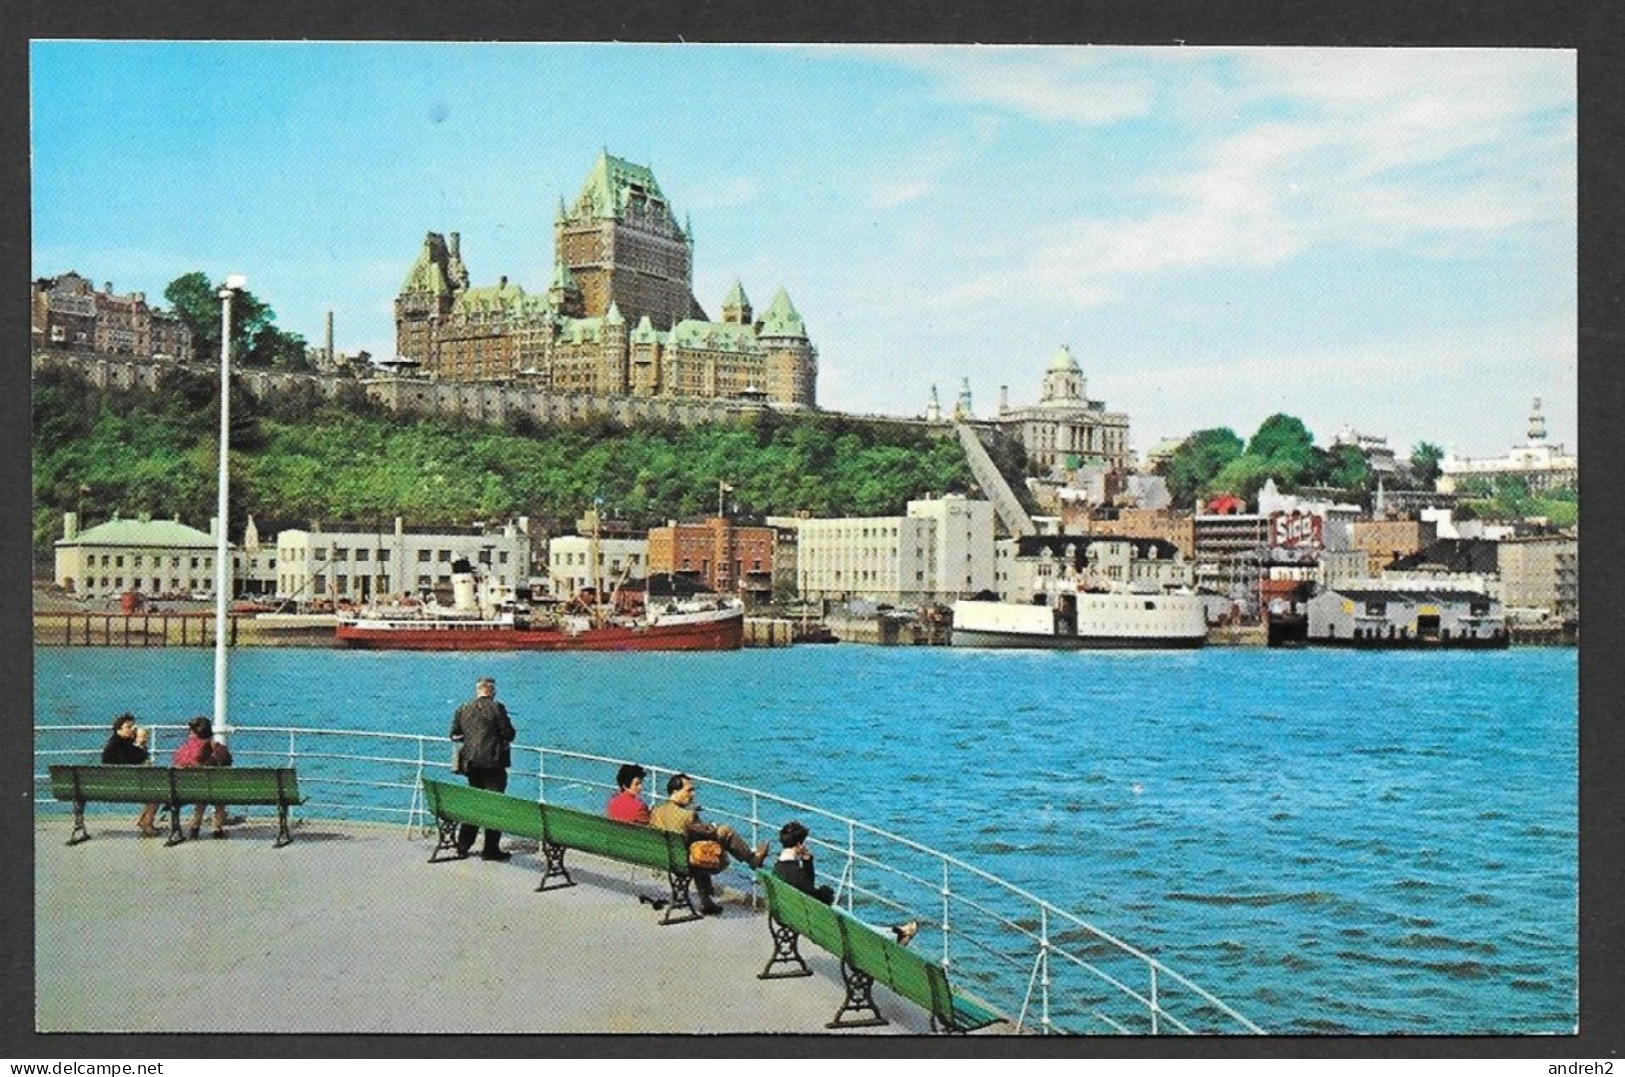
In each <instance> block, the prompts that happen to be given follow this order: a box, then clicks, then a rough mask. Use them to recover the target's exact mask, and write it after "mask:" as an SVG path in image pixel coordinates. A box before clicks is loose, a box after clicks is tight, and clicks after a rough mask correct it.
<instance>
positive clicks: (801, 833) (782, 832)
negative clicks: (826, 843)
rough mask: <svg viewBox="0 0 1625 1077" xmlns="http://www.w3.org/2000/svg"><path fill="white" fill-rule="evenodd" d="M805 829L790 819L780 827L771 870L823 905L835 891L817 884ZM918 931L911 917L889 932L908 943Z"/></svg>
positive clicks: (903, 944)
mask: <svg viewBox="0 0 1625 1077" xmlns="http://www.w3.org/2000/svg"><path fill="white" fill-rule="evenodd" d="M807 837H808V831H807V828H806V826H805V825H804V824H802V823H801V822H800V821H799V820H796V819H792V820H790V821H789V822H788V823H785V824H784V825H783V826H782V827H780V828H779V844H780V845H783V846H784V851H783V852H781V853H780V854H779V859H778V860H777V861H776V862H775V863H774V865H773V874H774V875H777V876H778V877H779V878H781V879H783V880H784V881H785V882H787V883H789V884H790V885H791V886H793V887H795V888H796V889H797V890H800V891H801V892H802V893H804V894H811V895H812V896H813V897H815V898H817V899H818V900H819V901H822V902H823V903H824V904H825V905H830V904H833V903H834V901H835V891H834V890H832V889H830V888H829V886H828V885H820V884H819V882H818V872H817V869H816V868H815V867H814V866H813V854H812V850H811V849H809V848H807ZM919 932H920V923H919V921H918V920H910V921H909V922H908V923H906V924H896V925H894V926H893V927H892V929H891V933H892V936H893V937H894V938H896V939H897V942H898V944H899V945H902V946H907V945H908V944H909V943H911V942H913V941H914V936H915V935H917V934H919Z"/></svg>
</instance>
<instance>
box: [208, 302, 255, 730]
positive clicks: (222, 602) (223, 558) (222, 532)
mask: <svg viewBox="0 0 1625 1077" xmlns="http://www.w3.org/2000/svg"><path fill="white" fill-rule="evenodd" d="M247 284H248V278H246V277H241V276H229V277H227V278H226V283H225V284H224V285H223V286H222V287H221V289H220V472H219V475H218V476H217V479H216V484H217V486H218V491H219V499H218V501H217V502H216V507H215V519H216V520H217V521H218V522H217V523H216V525H215V547H214V732H215V735H216V736H220V737H223V736H225V733H226V603H227V602H228V601H230V597H231V596H230V591H231V564H230V557H231V544H230V542H229V541H228V539H227V532H228V530H229V529H228V528H227V526H226V524H227V520H228V519H229V517H228V515H227V508H228V502H227V496H226V495H227V490H228V487H229V484H230V480H231V471H230V461H231V297H232V296H233V295H235V294H236V293H237V292H238V291H239V290H240V289H242V288H243V287H244V286H245V285H247Z"/></svg>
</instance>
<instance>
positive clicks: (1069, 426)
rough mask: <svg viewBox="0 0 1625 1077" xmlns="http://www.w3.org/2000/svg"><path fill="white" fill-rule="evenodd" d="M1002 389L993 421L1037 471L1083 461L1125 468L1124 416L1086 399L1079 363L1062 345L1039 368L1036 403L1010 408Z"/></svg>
mask: <svg viewBox="0 0 1625 1077" xmlns="http://www.w3.org/2000/svg"><path fill="white" fill-rule="evenodd" d="M1007 395H1008V394H1007V391H1006V388H1005V387H1002V386H1001V387H1000V390H999V414H998V417H997V419H995V420H994V421H995V422H996V423H997V424H998V426H999V427H1000V428H1001V429H1002V430H1003V431H1004V432H1005V433H1006V434H1008V435H1010V436H1011V437H1014V438H1015V439H1017V440H1018V441H1020V442H1021V444H1022V445H1023V446H1024V447H1025V448H1026V450H1027V459H1028V460H1029V461H1030V462H1031V463H1032V464H1033V465H1034V466H1035V467H1037V468H1038V470H1039V472H1040V474H1043V475H1048V476H1056V477H1059V476H1061V475H1064V474H1069V473H1071V472H1073V471H1076V470H1077V469H1078V468H1080V467H1084V466H1086V465H1099V466H1104V467H1106V468H1108V469H1112V470H1116V471H1126V470H1128V466H1129V463H1130V461H1129V448H1128V416H1127V415H1125V414H1124V413H1122V412H1118V411H1107V410H1106V405H1105V404H1103V403H1101V402H1100V401H1098V400H1090V399H1089V392H1088V384H1087V382H1086V381H1085V379H1084V376H1083V368H1082V367H1081V366H1079V365H1078V361H1077V359H1075V358H1074V357H1073V355H1072V351H1071V349H1069V348H1067V347H1066V346H1065V345H1062V346H1061V348H1060V350H1058V351H1057V352H1056V353H1055V355H1054V357H1053V358H1052V359H1051V360H1050V363H1049V366H1048V367H1047V368H1045V370H1044V381H1043V387H1042V390H1041V393H1040V396H1039V400H1038V403H1037V404H1031V405H1028V406H1026V407H1020V408H1012V407H1010V406H1009V404H1008V401H1007V399H1006V398H1007Z"/></svg>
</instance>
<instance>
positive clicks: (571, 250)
mask: <svg viewBox="0 0 1625 1077" xmlns="http://www.w3.org/2000/svg"><path fill="white" fill-rule="evenodd" d="M554 243H555V255H556V257H557V259H558V261H559V262H561V263H562V264H564V265H565V266H567V267H568V268H569V270H570V272H571V274H573V276H574V278H575V281H576V283H577V285H578V286H579V287H580V289H581V296H582V305H583V308H584V312H585V316H586V317H591V318H597V317H602V316H603V315H604V314H605V313H607V312H608V310H609V306H610V303H611V301H614V302H615V303H617V304H619V306H620V308H621V314H622V316H623V317H627V318H633V319H639V318H642V317H643V316H644V315H645V314H647V315H648V316H649V318H650V319H651V321H653V323H654V324H655V325H656V326H659V327H661V328H668V327H670V326H671V325H672V324H674V323H676V322H678V321H681V320H683V319H684V318H692V317H703V314H702V312H701V311H700V306H699V303H698V302H697V301H696V300H695V299H694V294H693V247H692V245H691V243H690V241H689V237H688V236H687V235H686V234H685V233H684V231H683V229H682V227H681V226H679V225H678V223H677V219H676V217H675V216H674V215H673V213H672V209H671V204H670V203H669V202H668V201H667V200H666V196H665V193H664V192H663V191H661V189H660V184H659V183H658V182H657V181H656V180H655V177H654V173H653V172H651V171H650V170H649V169H647V168H645V167H644V166H642V165H635V164H632V163H631V162H630V161H623V160H621V159H620V158H619V157H611V156H610V155H609V153H608V151H605V152H603V153H601V154H599V157H598V161H597V162H596V163H595V164H594V165H593V168H592V171H591V172H590V173H589V174H588V176H587V180H586V182H585V183H584V184H583V185H582V187H581V193H580V194H578V195H577V196H576V200H575V202H574V204H573V205H571V206H569V207H567V208H566V209H564V210H563V212H562V213H561V215H560V216H559V218H558V220H557V221H556V222H555V223H554Z"/></svg>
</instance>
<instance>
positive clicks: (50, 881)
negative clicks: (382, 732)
mask: <svg viewBox="0 0 1625 1077" xmlns="http://www.w3.org/2000/svg"><path fill="white" fill-rule="evenodd" d="M127 816H128V817H127ZM133 818H134V816H133V815H132V814H131V813H129V812H125V813H122V814H117V815H115V814H103V815H95V814H93V815H92V816H91V817H90V820H89V823H90V830H91V834H92V835H93V836H92V839H91V840H90V841H88V842H85V843H84V844H83V845H78V846H74V847H72V848H69V847H68V846H67V845H66V844H65V842H66V841H67V838H68V831H69V829H70V827H71V821H70V820H69V819H68V818H67V817H66V816H58V817H54V818H41V819H40V820H39V821H38V822H37V823H36V824H35V828H34V849H35V883H34V885H35V890H36V900H37V908H39V909H40V910H43V911H42V914H41V915H40V917H39V918H38V920H37V922H36V926H35V940H34V941H35V955H36V961H35V967H36V973H35V996H36V1004H35V1027H36V1029H37V1031H40V1032H45V1033H54V1032H211V1033H212V1032H218V1033H242V1032H252V1033H442V1034H444V1033H493V1034H495V1033H505V1034H513V1033H578V1034H621V1033H666V1034H693V1033H700V1034H715V1033H732V1034H773V1035H784V1034H793V1035H814V1034H818V1035H833V1033H827V1032H826V1031H825V1028H824V1023H825V1022H826V1021H828V1020H829V1019H830V1017H831V1015H833V1014H834V1012H835V1008H836V1007H837V1006H838V1005H839V1003H840V1001H841V998H842V996H843V991H844V989H843V987H842V982H841V973H840V965H839V962H838V961H836V960H835V959H834V958H832V957H830V956H829V955H828V954H825V953H822V952H821V951H819V950H818V949H817V947H813V946H807V947H805V948H804V949H803V953H804V954H805V955H806V960H807V963H808V965H809V966H811V968H812V970H813V975H812V976H810V977H806V978H802V979H792V980H775V981H759V980H757V979H756V974H757V973H758V972H760V971H761V969H762V966H763V965H764V964H765V963H766V961H767V959H768V957H769V956H770V955H771V954H772V952H773V945H772V939H771V937H770V936H769V934H768V927H767V914H766V913H765V912H764V911H763V910H762V909H761V908H759V907H754V906H753V905H752V904H751V898H750V895H749V894H748V893H747V892H745V891H743V890H741V889H739V888H738V878H737V876H738V873H737V872H730V873H727V874H725V875H724V876H723V877H722V879H721V881H722V882H723V883H724V885H725V886H727V887H728V889H727V890H726V891H725V892H724V893H723V904H724V907H725V909H724V912H723V914H722V915H721V916H715V917H707V918H705V919H704V920H701V921H698V922H695V923H689V924H678V925H673V926H669V927H662V926H660V925H659V923H658V917H657V916H656V914H655V913H654V912H653V911H652V910H651V909H650V908H649V907H648V906H647V905H643V904H641V903H640V902H639V901H638V895H639V894H657V893H659V892H660V889H661V888H662V887H663V886H664V885H665V883H664V879H661V880H658V885H657V880H655V878H654V876H653V875H652V874H649V873H647V872H640V871H637V870H634V869H631V868H628V867H625V866H624V865H617V864H612V863H610V862H607V861H602V860H597V859H595V858H590V857H584V856H583V857H579V863H577V862H576V860H577V858H572V866H571V873H572V874H573V875H575V876H576V877H577V880H578V883H579V885H577V886H574V887H570V888H568V889H565V890H559V891H549V892H547V893H536V892H535V885H536V880H537V878H539V875H540V869H539V867H538V860H537V854H536V850H535V845H534V843H529V844H527V843H525V842H521V841H517V840H511V839H510V840H509V841H508V842H507V843H506V845H507V847H508V848H509V849H511V850H513V851H514V857H513V859H512V860H510V861H508V862H506V863H488V862H485V861H481V860H480V859H478V858H477V857H476V858H470V859H468V860H459V861H452V862H449V863H440V864H429V863H427V860H428V858H429V852H430V849H431V848H432V847H433V841H432V839H429V838H426V837H423V836H421V835H415V834H412V833H410V832H408V831H407V830H406V828H404V827H399V826H386V825H381V824H365V823H349V822H344V823H338V822H330V821H327V820H323V819H309V820H297V821H296V825H295V828H294V840H293V843H292V844H291V845H289V846H288V847H286V848H283V849H273V848H272V847H271V838H272V832H273V831H274V829H275V815H274V813H271V814H270V815H269V816H267V815H266V814H265V813H263V812H260V813H258V814H256V813H253V812H252V811H251V812H250V814H249V817H248V820H247V822H246V823H244V824H243V825H241V826H234V827H232V828H230V833H231V837H230V838H229V839H228V840H226V841H211V840H210V839H209V838H207V837H204V838H202V839H201V840H193V841H187V842H184V843H182V844H181V845H179V846H176V847H174V848H165V847H164V845H163V842H161V841H158V840H151V839H142V838H140V837H138V836H137V834H136V831H135V827H134V825H133V822H132V820H133ZM471 910H477V915H471ZM189 920H190V921H191V922H192V925H193V926H192V927H190V928H189V927H187V926H186V924H187V923H188V921H189ZM182 938H185V939H186V945H184V946H181V945H177V940H179V939H182ZM875 995H876V1001H877V1002H878V1003H879V1005H880V1006H881V1009H882V1012H883V1013H884V1014H885V1015H886V1017H887V1019H888V1020H889V1021H890V1022H891V1023H890V1024H889V1025H886V1026H884V1027H880V1028H874V1029H851V1030H843V1031H842V1032H840V1033H839V1035H841V1036H851V1035H864V1034H872V1033H878V1034H881V1035H888V1034H889V1035H913V1034H926V1033H928V1032H929V1031H930V1027H929V1020H928V1018H927V1017H926V1015H925V1013H924V1011H922V1010H921V1009H920V1008H919V1007H917V1006H915V1005H914V1004H912V1003H909V1002H906V1001H904V1000H902V999H900V998H898V997H896V996H895V995H892V994H891V993H890V992H886V991H884V989H882V988H876V991H875Z"/></svg>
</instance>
